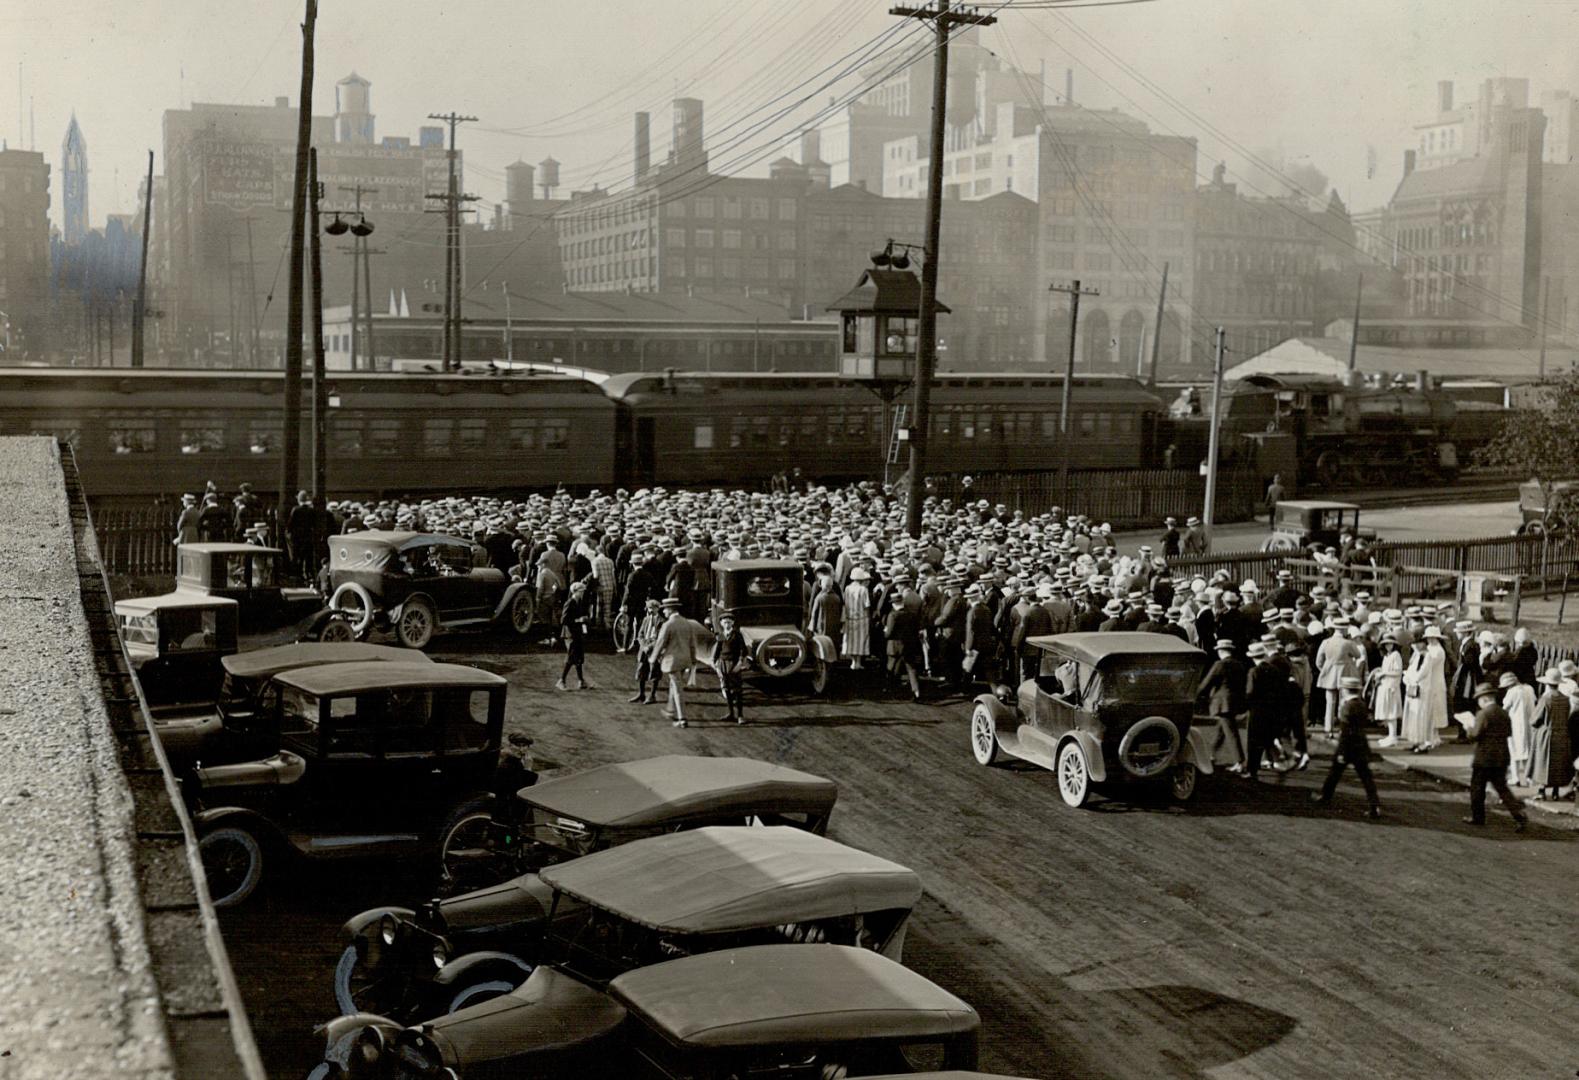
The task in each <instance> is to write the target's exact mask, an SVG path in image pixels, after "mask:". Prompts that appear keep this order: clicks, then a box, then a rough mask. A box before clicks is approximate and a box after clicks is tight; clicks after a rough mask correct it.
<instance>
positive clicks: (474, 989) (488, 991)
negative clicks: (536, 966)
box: [447, 979, 525, 1013]
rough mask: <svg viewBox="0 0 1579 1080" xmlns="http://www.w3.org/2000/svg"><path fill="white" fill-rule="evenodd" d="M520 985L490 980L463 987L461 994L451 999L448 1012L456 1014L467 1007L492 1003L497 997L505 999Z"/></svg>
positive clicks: (502, 980)
mask: <svg viewBox="0 0 1579 1080" xmlns="http://www.w3.org/2000/svg"><path fill="white" fill-rule="evenodd" d="M522 981H523V982H524V981H525V980H524V979H523V980H522ZM519 985H520V983H513V982H508V981H506V980H504V979H489V980H487V981H486V982H480V983H473V984H472V985H470V986H463V987H461V989H460V992H459V993H457V994H456V995H455V996H454V997H452V998H450V1007H449V1009H448V1010H447V1011H449V1012H452V1013H456V1012H460V1011H461V1010H462V1009H464V1008H466V1007H467V1006H470V1005H476V1004H478V1003H480V1002H484V1001H492V1000H493V999H494V998H496V997H504V995H506V994H508V993H510V991H512V990H514V989H515V988H516V987H517V986H519Z"/></svg>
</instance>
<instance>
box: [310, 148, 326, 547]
mask: <svg viewBox="0 0 1579 1080" xmlns="http://www.w3.org/2000/svg"><path fill="white" fill-rule="evenodd" d="M308 173H309V180H308V182H307V183H308V188H309V189H310V191H311V192H312V203H311V211H310V216H309V220H308V227H309V228H310V229H312V243H311V245H310V251H311V252H312V255H311V259H310V262H311V266H312V305H313V310H312V335H313V378H312V390H313V406H312V431H313V494H314V495H315V496H318V497H319V498H327V497H328V491H327V490H326V485H325V480H326V478H327V475H328V472H329V461H328V455H327V453H326V450H327V447H328V441H329V440H328V433H329V417H328V415H327V413H328V406H329V392H328V383H327V380H326V379H325V377H324V358H323V231H322V230H321V229H320V228H319V226H318V200H319V199H320V198H322V197H323V185H322V184H320V183H318V148H317V147H316V146H315V147H313V148H312V159H311V164H310V165H309V166H308ZM320 554H321V553H320Z"/></svg>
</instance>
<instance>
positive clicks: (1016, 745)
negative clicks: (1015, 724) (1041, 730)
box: [998, 729, 1058, 769]
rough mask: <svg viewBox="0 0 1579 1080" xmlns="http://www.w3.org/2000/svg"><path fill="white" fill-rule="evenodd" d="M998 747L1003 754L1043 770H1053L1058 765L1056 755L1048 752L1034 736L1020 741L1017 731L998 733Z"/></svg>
mask: <svg viewBox="0 0 1579 1080" xmlns="http://www.w3.org/2000/svg"><path fill="white" fill-rule="evenodd" d="M1033 731H1034V729H1033ZM998 746H999V748H1000V749H1002V750H1003V752H1004V753H1005V754H1009V755H1010V756H1012V757H1017V758H1021V759H1022V760H1025V761H1029V762H1032V763H1033V764H1036V765H1040V766H1041V767H1042V768H1044V769H1055V768H1056V767H1057V765H1058V754H1057V753H1056V752H1049V751H1048V750H1047V749H1046V748H1045V747H1044V746H1042V745H1041V741H1040V740H1039V739H1037V738H1035V737H1034V735H1033V737H1032V738H1028V739H1022V738H1021V737H1020V734H1019V732H1017V731H999V732H998Z"/></svg>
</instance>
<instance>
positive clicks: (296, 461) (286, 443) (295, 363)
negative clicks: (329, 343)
mask: <svg viewBox="0 0 1579 1080" xmlns="http://www.w3.org/2000/svg"><path fill="white" fill-rule="evenodd" d="M317 22H318V0H307V17H306V19H305V20H304V21H303V22H302V85H301V90H300V92H299V96H298V98H297V121H296V171H295V175H294V177H293V179H292V181H291V183H292V187H291V250H290V255H289V257H288V264H287V267H286V273H287V274H289V275H290V289H291V291H290V304H289V307H288V309H287V313H286V319H285V379H284V388H283V389H284V394H285V410H284V411H285V430H284V431H283V432H282V433H281V435H282V439H281V447H280V501H279V505H278V506H277V507H276V508H275V509H276V512H277V513H278V515H279V525H278V528H277V531H276V532H275V534H274V535H275V536H276V537H277V538H278V539H279V540H281V541H283V540H284V539H285V537H286V536H287V535H289V529H288V528H287V526H288V525H289V523H290V513H291V506H292V505H293V504H294V503H295V501H296V499H295V495H296V480H297V478H298V476H299V475H300V465H301V449H302V262H303V258H302V255H303V251H302V244H303V242H304V241H305V240H306V237H305V236H304V235H303V234H304V233H305V232H306V231H307V204H306V198H307V164H308V162H307V151H308V148H309V147H310V146H312V123H313V32H314V28H315V26H316V24H317Z"/></svg>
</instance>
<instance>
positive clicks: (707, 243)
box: [693, 229, 713, 248]
mask: <svg viewBox="0 0 1579 1080" xmlns="http://www.w3.org/2000/svg"><path fill="white" fill-rule="evenodd" d="M693 239H694V240H695V241H696V246H697V247H699V248H710V247H712V246H713V230H712V229H697V230H696V233H695V235H694V237H693Z"/></svg>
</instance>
